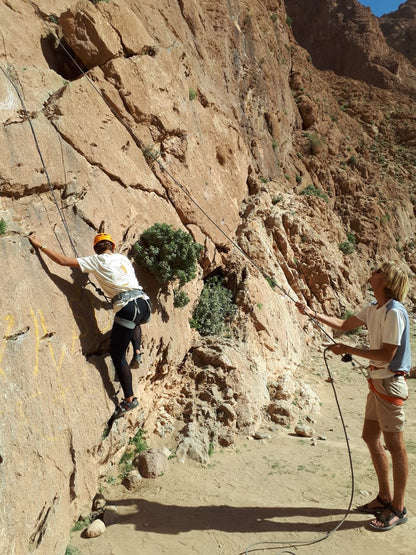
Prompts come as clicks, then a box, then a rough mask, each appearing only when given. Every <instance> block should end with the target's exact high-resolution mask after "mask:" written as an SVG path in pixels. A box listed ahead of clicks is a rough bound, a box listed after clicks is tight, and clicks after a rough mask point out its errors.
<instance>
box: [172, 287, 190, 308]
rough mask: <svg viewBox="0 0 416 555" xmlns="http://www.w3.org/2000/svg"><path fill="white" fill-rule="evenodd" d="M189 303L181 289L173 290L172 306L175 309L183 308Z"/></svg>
mask: <svg viewBox="0 0 416 555" xmlns="http://www.w3.org/2000/svg"><path fill="white" fill-rule="evenodd" d="M189 301H190V298H189V297H188V295H187V293H185V291H183V289H174V290H173V306H174V307H175V308H183V307H184V306H186V305H187V304H188V303H189Z"/></svg>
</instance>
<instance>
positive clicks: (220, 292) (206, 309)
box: [190, 276, 237, 335]
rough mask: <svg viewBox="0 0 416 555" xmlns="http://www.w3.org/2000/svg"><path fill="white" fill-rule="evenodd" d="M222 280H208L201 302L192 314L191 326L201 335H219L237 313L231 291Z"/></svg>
mask: <svg viewBox="0 0 416 555" xmlns="http://www.w3.org/2000/svg"><path fill="white" fill-rule="evenodd" d="M222 281H223V280H222V278H219V277H217V276H215V277H212V278H208V279H207V281H206V283H205V285H204V288H203V290H202V292H201V296H200V298H199V302H198V304H197V306H196V307H195V310H194V312H193V314H192V318H191V320H190V324H191V327H192V328H195V329H196V330H198V331H199V333H200V334H201V335H219V334H221V333H222V332H224V331H225V325H226V323H227V322H230V321H231V320H232V318H233V317H234V315H235V313H236V312H237V307H236V305H235V304H234V303H233V301H232V294H231V291H230V290H229V289H227V288H226V287H224V286H223V285H222Z"/></svg>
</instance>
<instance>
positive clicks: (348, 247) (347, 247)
mask: <svg viewBox="0 0 416 555" xmlns="http://www.w3.org/2000/svg"><path fill="white" fill-rule="evenodd" d="M338 248H339V250H340V251H342V252H343V253H344V254H352V253H353V252H354V250H355V244H354V243H351V242H350V241H342V243H340V244H339V245H338Z"/></svg>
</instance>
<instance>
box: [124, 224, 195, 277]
mask: <svg viewBox="0 0 416 555" xmlns="http://www.w3.org/2000/svg"><path fill="white" fill-rule="evenodd" d="M202 248H203V247H202V245H199V244H198V243H195V242H194V240H193V239H192V237H191V235H190V234H189V233H187V232H185V231H182V230H180V229H177V230H174V229H173V228H172V226H171V225H168V224H154V225H153V226H152V227H149V228H148V229H146V230H145V231H144V232H143V233H142V235H141V237H140V239H139V241H138V242H137V243H136V244H135V245H134V251H135V261H136V263H137V264H139V265H141V266H144V267H145V268H147V269H148V270H149V271H150V272H151V273H152V274H153V275H154V276H155V278H156V280H157V281H158V282H159V283H160V284H162V285H164V284H166V283H168V282H169V281H173V280H175V279H178V280H179V283H180V285H181V286H183V285H184V284H185V283H187V282H188V281H191V279H193V278H194V277H195V276H196V268H197V266H196V264H197V260H198V257H199V255H200V253H201V251H202Z"/></svg>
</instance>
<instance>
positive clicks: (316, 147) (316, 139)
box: [306, 133, 325, 154]
mask: <svg viewBox="0 0 416 555" xmlns="http://www.w3.org/2000/svg"><path fill="white" fill-rule="evenodd" d="M306 136H307V137H308V139H309V146H310V147H311V152H312V154H318V152H320V150H321V148H322V146H323V145H324V143H325V140H324V139H323V138H322V137H321V136H320V135H318V133H306Z"/></svg>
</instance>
